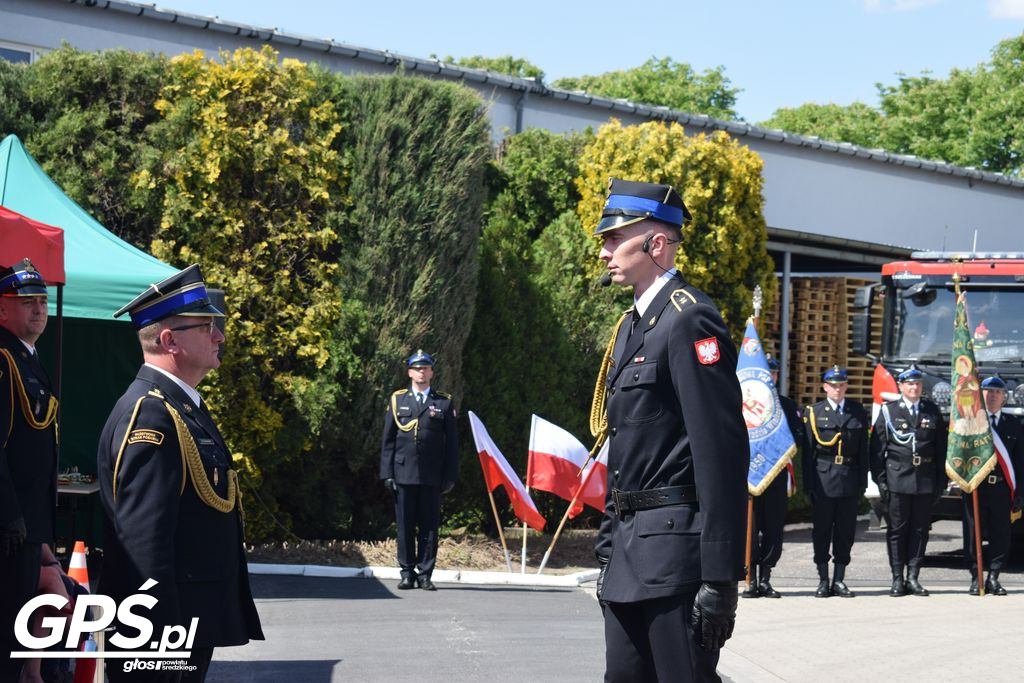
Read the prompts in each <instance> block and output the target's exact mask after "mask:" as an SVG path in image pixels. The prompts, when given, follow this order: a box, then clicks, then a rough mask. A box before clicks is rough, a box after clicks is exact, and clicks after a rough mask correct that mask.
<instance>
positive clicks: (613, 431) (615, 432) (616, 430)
mask: <svg viewBox="0 0 1024 683" xmlns="http://www.w3.org/2000/svg"><path fill="white" fill-rule="evenodd" d="M618 431H619V428H618V427H612V428H611V429H610V430H609V434H611V435H612V436H615V435H616V434H617V433H618Z"/></svg>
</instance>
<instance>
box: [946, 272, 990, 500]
mask: <svg viewBox="0 0 1024 683" xmlns="http://www.w3.org/2000/svg"><path fill="white" fill-rule="evenodd" d="M950 382H951V383H952V385H953V392H952V396H951V398H950V408H949V446H948V448H947V450H946V473H947V474H948V475H949V478H950V479H952V480H953V481H954V482H955V483H956V485H957V486H959V487H960V489H961V490H962V491H963V492H964V493H971V492H972V491H974V489H976V488H978V486H979V485H980V484H981V483H982V482H983V481H985V478H986V477H987V476H988V474H989V472H991V471H992V469H993V468H994V467H995V466H996V457H995V448H994V447H993V443H992V430H991V427H990V425H989V422H988V412H987V411H986V410H985V402H984V401H983V400H982V398H981V385H980V383H979V382H978V366H977V364H976V363H975V360H974V341H973V340H972V339H971V333H970V332H969V331H968V329H967V294H966V292H965V293H960V294H959V295H958V296H957V299H956V318H955V319H954V321H953V353H952V377H951V378H950Z"/></svg>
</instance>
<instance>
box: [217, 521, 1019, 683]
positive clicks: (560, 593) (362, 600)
mask: <svg viewBox="0 0 1024 683" xmlns="http://www.w3.org/2000/svg"><path fill="white" fill-rule="evenodd" d="M960 544H961V540H960V524H959V522H937V523H936V524H935V526H934V528H933V532H932V538H931V541H930V543H929V555H928V558H927V562H926V565H925V568H924V570H923V571H922V573H921V581H922V583H923V584H924V585H925V586H926V587H927V588H928V589H929V590H930V591H931V592H932V595H931V596H929V597H916V596H906V597H902V598H891V597H889V596H888V586H889V583H890V577H889V570H888V562H887V560H886V553H885V545H884V532H883V531H881V530H871V529H868V528H867V522H866V520H865V521H862V522H861V523H860V525H859V528H858V537H857V543H856V544H855V545H854V548H853V560H852V562H851V565H850V567H849V570H848V571H847V583H848V584H849V585H850V587H851V588H852V589H853V590H854V591H855V592H856V594H857V596H856V597H855V598H852V599H842V598H836V597H832V598H828V599H820V598H815V597H813V595H814V589H815V587H816V586H817V577H816V573H815V569H814V566H813V563H812V559H811V558H812V551H811V547H810V545H811V544H810V529H809V525H794V526H789V527H787V530H786V544H785V549H784V552H783V556H782V560H781V562H780V563H779V566H778V567H777V568H776V571H775V573H774V575H773V577H772V583H773V585H774V586H775V587H776V588H777V589H778V590H779V591H780V592H781V593H782V594H783V597H782V598H781V599H778V600H772V599H766V598H760V599H756V600H740V605H739V612H738V618H737V626H736V632H735V634H734V636H733V638H732V639H731V640H730V641H729V642H728V644H727V645H726V648H725V650H723V652H722V657H721V663H720V667H719V671H720V673H721V674H722V676H723V679H724V680H726V681H732V682H747V681H750V682H752V683H762V682H777V681H792V682H802V681H807V682H810V681H814V682H815V683H816V682H818V681H822V680H829V681H863V680H887V679H889V680H896V681H917V680H922V681H923V680H927V681H929V683H933V682H935V681H965V680H985V681H997V682H998V681H1019V680H1020V679H1021V674H1020V667H1019V664H1018V662H1017V657H1016V655H1015V653H1016V652H1017V651H1018V650H1019V648H1020V646H1021V644H1022V643H1024V576H1022V574H1021V566H1020V554H1019V553H1018V554H1017V558H1016V559H1017V564H1015V565H1013V566H1012V567H1011V569H1010V570H1008V571H1005V572H1004V573H1003V575H1002V577H1001V580H1002V583H1003V585H1004V586H1005V587H1006V588H1007V590H1008V591H1010V595H1008V596H1006V597H998V596H985V597H981V598H978V597H971V596H968V595H967V585H968V581H969V577H968V574H967V572H966V570H965V569H964V568H963V564H962V562H963V561H962V559H961V557H960V556H959V554H958V551H959V548H960ZM396 585H397V581H396V580H390V579H383V580H381V579H374V578H316V577H308V576H262V575H260V576H254V577H253V589H254V593H255V595H256V598H257V604H258V607H259V610H260V614H261V616H262V618H263V625H264V630H265V632H266V635H267V640H266V641H262V642H253V643H250V644H249V645H247V646H245V647H238V648H222V649H219V650H217V652H216V654H215V657H214V662H213V665H212V667H211V670H210V676H209V679H208V680H210V681H246V682H249V681H259V682H263V681H268V682H269V681H275V682H276V681H295V682H297V681H303V682H306V681H309V682H311V683H321V682H323V683H326V682H328V681H331V682H333V681H413V680H415V681H453V682H461V681H495V682H497V681H511V680H528V681H529V680H533V681H559V682H567V683H569V682H574V681H599V680H601V677H602V673H603V670H604V664H603V659H604V643H603V636H602V620H601V612H600V608H599V607H598V605H597V602H596V600H595V599H594V597H593V588H592V586H593V584H592V582H591V583H589V584H584V586H583V587H582V588H558V587H522V586H489V585H482V586H481V585H476V586H472V585H462V584H456V583H452V584H444V583H438V588H439V590H438V591H436V592H433V593H431V592H427V591H422V590H411V591H399V590H397V588H396ZM972 652H974V653H976V654H973V655H972Z"/></svg>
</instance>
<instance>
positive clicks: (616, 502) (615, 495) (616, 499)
mask: <svg viewBox="0 0 1024 683" xmlns="http://www.w3.org/2000/svg"><path fill="white" fill-rule="evenodd" d="M619 493H621V492H620V491H619V490H618V489H612V507H613V508H615V516H616V517H621V516H622V509H621V508H620V507H619ZM622 498H625V496H622Z"/></svg>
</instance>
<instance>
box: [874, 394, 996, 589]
mask: <svg viewBox="0 0 1024 683" xmlns="http://www.w3.org/2000/svg"><path fill="white" fill-rule="evenodd" d="M884 411H888V414H889V422H888V423H887V422H886V419H885V412H884ZM946 439H947V431H946V421H945V420H944V419H943V417H942V413H941V412H940V411H939V407H938V406H937V405H935V404H934V403H932V402H931V401H929V400H928V399H921V400H920V401H919V402H918V415H917V418H916V419H915V418H914V416H913V414H912V413H911V412H910V410H909V409H908V408H907V406H906V404H905V403H904V401H903V400H902V399H898V400H896V401H890V402H888V403H886V404H885V406H883V412H880V413H879V415H878V419H877V420H875V425H874V428H873V429H872V431H871V472H872V475H873V477H874V479H875V481H876V482H879V483H880V484H881V483H884V484H885V485H886V486H888V488H889V492H890V493H889V506H888V509H887V512H888V517H889V526H888V528H887V529H886V531H885V537H886V542H887V544H888V549H889V563H890V564H891V565H892V567H893V569H894V570H899V569H900V568H901V567H904V566H906V567H909V568H910V570H911V571H912V572H913V571H918V570H920V569H921V565H922V564H923V562H924V554H925V550H926V548H927V546H928V531H929V526H930V525H931V520H932V506H933V505H934V504H935V497H936V496H937V495H938V494H939V493H940V492H941V491H942V490H943V489H945V487H946V481H947V477H946V469H945V468H946ZM1007 509H1009V508H1007ZM1007 514H1009V513H1007Z"/></svg>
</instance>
